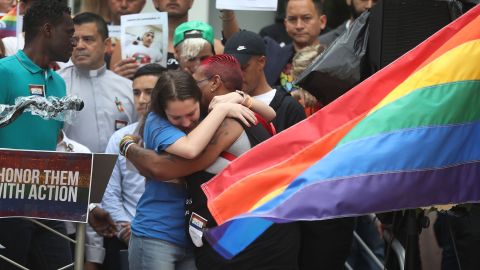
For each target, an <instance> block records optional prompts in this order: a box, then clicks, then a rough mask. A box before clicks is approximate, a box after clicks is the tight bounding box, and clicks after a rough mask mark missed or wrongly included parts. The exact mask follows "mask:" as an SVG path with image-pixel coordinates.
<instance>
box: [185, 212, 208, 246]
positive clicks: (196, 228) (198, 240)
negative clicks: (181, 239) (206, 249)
mask: <svg viewBox="0 0 480 270" xmlns="http://www.w3.org/2000/svg"><path fill="white" fill-rule="evenodd" d="M206 226H207V220H206V219H204V218H203V217H201V216H200V215H198V214H197V213H195V212H192V215H191V216H190V222H189V224H188V233H189V234H190V238H191V239H192V242H193V244H194V245H195V246H196V247H201V246H203V240H202V237H203V230H204V229H205V228H206Z"/></svg>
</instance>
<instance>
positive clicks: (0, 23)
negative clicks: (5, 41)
mask: <svg viewBox="0 0 480 270" xmlns="http://www.w3.org/2000/svg"><path fill="white" fill-rule="evenodd" d="M16 35H17V7H15V8H13V9H12V10H10V11H9V12H8V13H7V14H5V16H3V17H2V18H1V19H0V38H4V37H15V36H16Z"/></svg>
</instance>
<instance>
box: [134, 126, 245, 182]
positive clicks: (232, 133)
mask: <svg viewBox="0 0 480 270" xmlns="http://www.w3.org/2000/svg"><path fill="white" fill-rule="evenodd" d="M242 132H243V127H242V126H241V125H240V123H238V122H237V121H235V120H233V119H225V121H223V123H222V125H221V126H220V127H219V128H218V130H216V132H215V135H214V136H213V138H212V140H211V141H210V143H209V144H208V146H207V147H206V148H205V151H203V152H202V153H201V154H200V155H199V156H198V157H196V158H194V159H183V158H180V157H177V156H174V155H171V154H158V153H157V152H155V151H153V150H148V149H144V148H142V147H141V146H139V145H136V144H132V145H131V146H130V147H129V148H128V150H127V153H126V157H127V159H128V160H129V161H130V162H132V164H133V165H135V167H136V168H137V169H138V171H139V172H140V174H141V175H143V176H145V177H148V178H151V179H157V180H160V181H167V180H170V179H175V178H179V177H184V176H187V175H190V174H192V173H194V172H197V171H200V170H204V169H206V168H208V167H209V166H210V165H211V164H213V162H214V161H215V160H216V159H217V158H218V157H219V156H220V154H221V153H222V152H223V151H225V150H226V149H228V148H229V147H230V146H231V145H232V144H233V143H234V142H235V141H236V140H237V139H238V137H239V136H240V135H241V134H242Z"/></svg>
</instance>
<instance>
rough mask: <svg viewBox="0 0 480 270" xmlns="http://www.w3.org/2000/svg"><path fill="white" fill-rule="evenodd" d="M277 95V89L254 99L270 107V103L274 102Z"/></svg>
mask: <svg viewBox="0 0 480 270" xmlns="http://www.w3.org/2000/svg"><path fill="white" fill-rule="evenodd" d="M275 93H277V90H276V89H272V90H270V91H268V92H266V93H264V94H261V95H258V96H254V97H253V98H255V99H256V100H260V101H261V102H263V103H265V104H267V105H270V103H271V102H272V100H273V98H274V97H275Z"/></svg>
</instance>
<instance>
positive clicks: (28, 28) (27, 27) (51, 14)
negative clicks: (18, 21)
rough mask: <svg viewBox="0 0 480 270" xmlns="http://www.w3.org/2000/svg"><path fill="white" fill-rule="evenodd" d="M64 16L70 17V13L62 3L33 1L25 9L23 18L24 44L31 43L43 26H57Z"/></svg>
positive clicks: (49, 0) (45, 0) (43, 0)
mask: <svg viewBox="0 0 480 270" xmlns="http://www.w3.org/2000/svg"><path fill="white" fill-rule="evenodd" d="M64 14H68V15H71V14H72V11H71V9H70V8H69V7H68V6H67V4H66V3H65V2H64V1H61V0H42V1H35V2H34V3H33V4H32V6H31V7H30V8H29V9H27V11H26V13H25V16H24V18H23V30H24V31H25V42H27V43H28V42H29V41H31V40H32V39H33V38H35V37H36V35H37V34H38V32H39V29H40V28H41V27H43V25H44V24H46V23H50V24H52V25H58V23H60V22H61V21H62V17H63V15H64Z"/></svg>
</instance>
